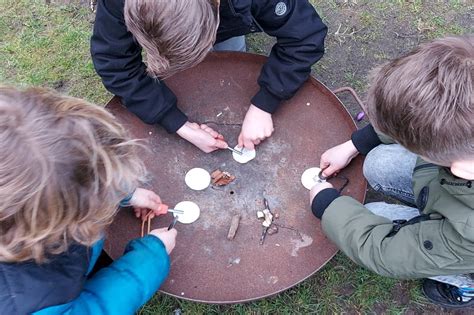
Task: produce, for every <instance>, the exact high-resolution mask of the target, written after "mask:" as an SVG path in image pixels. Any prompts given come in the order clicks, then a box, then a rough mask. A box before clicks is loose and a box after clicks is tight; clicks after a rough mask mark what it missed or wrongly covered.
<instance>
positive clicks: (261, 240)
mask: <svg viewBox="0 0 474 315" xmlns="http://www.w3.org/2000/svg"><path fill="white" fill-rule="evenodd" d="M267 232H268V228H267V227H264V228H263V231H262V236H261V237H260V245H263V243H264V242H265V237H266V236H267Z"/></svg>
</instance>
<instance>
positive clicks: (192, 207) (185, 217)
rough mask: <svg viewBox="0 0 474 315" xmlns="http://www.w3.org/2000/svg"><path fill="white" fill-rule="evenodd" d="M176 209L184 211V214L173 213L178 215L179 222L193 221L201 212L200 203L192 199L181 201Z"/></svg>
mask: <svg viewBox="0 0 474 315" xmlns="http://www.w3.org/2000/svg"><path fill="white" fill-rule="evenodd" d="M174 209H176V210H182V211H184V214H177V213H174V214H173V215H174V216H175V217H178V221H179V222H181V223H184V224H189V223H193V222H194V221H196V220H197V219H199V215H200V214H201V210H199V207H198V205H197V204H195V203H194V202H192V201H181V202H180V203H178V204H177V205H176V206H175V207H174Z"/></svg>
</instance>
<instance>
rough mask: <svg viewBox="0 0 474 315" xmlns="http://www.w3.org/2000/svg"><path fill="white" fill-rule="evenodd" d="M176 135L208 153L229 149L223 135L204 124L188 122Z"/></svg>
mask: <svg viewBox="0 0 474 315" xmlns="http://www.w3.org/2000/svg"><path fill="white" fill-rule="evenodd" d="M176 133H177V134H178V135H179V136H180V137H181V138H183V139H185V140H187V141H189V142H191V143H192V144H194V145H195V146H196V147H198V148H199V149H201V150H202V151H204V152H206V153H210V152H212V151H215V150H217V149H226V148H227V147H228V145H227V143H226V142H225V141H224V136H223V135H221V134H220V133H218V132H217V131H215V130H214V129H212V128H211V127H209V126H207V125H204V124H202V125H198V124H196V123H190V122H189V121H188V122H186V123H185V124H184V125H183V126H182V127H181V128H179V129H178V131H177V132H176Z"/></svg>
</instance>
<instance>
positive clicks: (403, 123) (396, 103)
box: [367, 36, 474, 165]
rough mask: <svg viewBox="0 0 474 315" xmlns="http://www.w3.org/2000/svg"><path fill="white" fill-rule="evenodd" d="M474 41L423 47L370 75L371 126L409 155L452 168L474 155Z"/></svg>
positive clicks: (441, 41)
mask: <svg viewBox="0 0 474 315" xmlns="http://www.w3.org/2000/svg"><path fill="white" fill-rule="evenodd" d="M473 79H474V37H473V36H467V37H447V38H443V39H439V40H435V41H433V42H431V43H427V44H424V45H421V46H420V47H418V48H416V49H415V50H413V51H412V52H410V53H409V54H407V55H406V56H403V57H401V58H398V59H395V60H393V61H391V62H389V63H387V64H385V65H383V66H381V67H379V68H376V69H375V70H373V72H372V74H371V87H370V89H369V92H368V101H367V112H368V115H369V117H370V119H371V122H372V123H373V125H374V127H375V128H376V129H378V130H379V131H381V132H382V133H384V134H386V135H388V136H390V137H392V138H393V139H394V140H395V141H397V142H398V143H400V144H401V145H403V146H404V147H406V148H407V149H409V150H410V151H412V152H414V153H417V154H419V155H421V156H424V157H426V158H428V159H430V160H431V161H434V162H438V163H444V164H446V165H449V164H451V163H452V162H453V161H455V160H458V159H466V158H470V159H472V157H473V156H474V102H473V101H474V93H473V92H474V82H473Z"/></svg>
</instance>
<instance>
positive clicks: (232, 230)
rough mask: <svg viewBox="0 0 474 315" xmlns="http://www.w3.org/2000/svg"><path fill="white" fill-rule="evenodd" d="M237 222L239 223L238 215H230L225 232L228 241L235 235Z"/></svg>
mask: <svg viewBox="0 0 474 315" xmlns="http://www.w3.org/2000/svg"><path fill="white" fill-rule="evenodd" d="M239 223H240V215H238V214H236V215H234V216H233V217H232V222H231V223H230V228H229V232H228V233H227V239H228V240H229V241H231V240H233V239H234V237H235V234H237V229H238V228H239Z"/></svg>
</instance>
